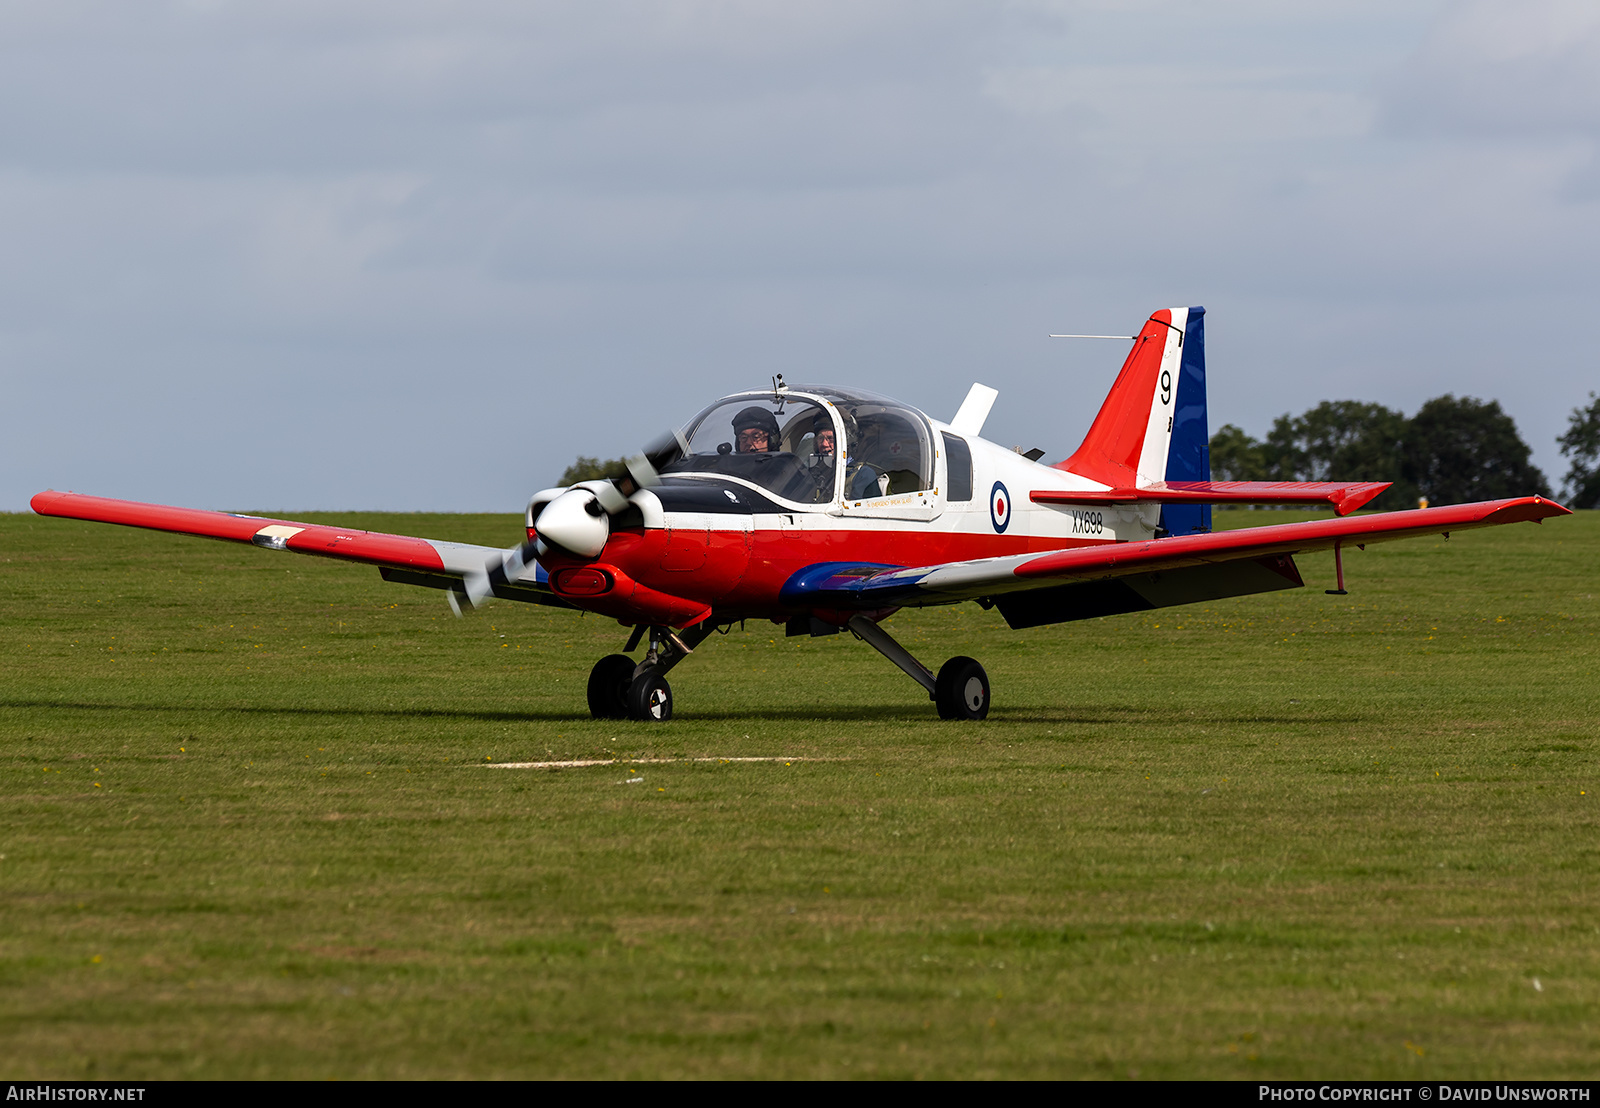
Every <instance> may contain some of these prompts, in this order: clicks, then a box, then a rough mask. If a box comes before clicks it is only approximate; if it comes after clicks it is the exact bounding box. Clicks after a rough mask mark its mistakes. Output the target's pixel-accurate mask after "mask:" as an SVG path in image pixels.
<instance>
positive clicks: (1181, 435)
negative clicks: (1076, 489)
mask: <svg viewBox="0 0 1600 1108" xmlns="http://www.w3.org/2000/svg"><path fill="white" fill-rule="evenodd" d="M1205 313H1206V310H1205V309H1204V308H1166V309H1163V310H1161V311H1159V312H1156V313H1155V314H1154V315H1152V316H1151V317H1150V319H1149V320H1148V321H1147V322H1146V323H1145V325H1144V328H1143V329H1142V330H1141V331H1140V332H1139V335H1138V337H1137V338H1135V339H1134V342H1133V349H1132V350H1131V351H1129V353H1128V359H1127V361H1125V362H1123V363H1122V372H1121V373H1119V374H1117V380H1116V383H1115V384H1113V385H1112V386H1111V392H1110V394H1109V395H1107V396H1106V401H1105V403H1104V404H1103V405H1101V407H1100V412H1099V414H1098V415H1096V416H1095V417H1094V423H1093V424H1092V425H1091V426H1090V428H1089V434H1088V435H1087V436H1085V437H1084V440H1083V445H1082V446H1080V447H1078V450H1077V452H1076V453H1075V454H1073V455H1072V457H1070V458H1068V459H1067V460H1066V461H1064V462H1060V463H1058V464H1057V467H1056V468H1058V469H1064V470H1068V471H1070V472H1072V473H1077V474H1081V475H1082V476H1084V477H1088V478H1089V479H1091V480H1094V481H1099V482H1101V483H1102V484H1106V485H1109V486H1111V487H1112V488H1141V487H1149V486H1151V485H1156V484H1159V483H1161V482H1163V481H1169V480H1170V481H1209V480H1210V479H1211V457H1210V450H1209V445H1210V437H1209V431H1208V428H1207V420H1206V355H1205ZM1161 525H1162V527H1163V528H1164V529H1165V530H1167V531H1168V532H1169V533H1171V534H1175V535H1177V534H1192V533H1193V532H1196V531H1209V530H1210V529H1211V507H1210V505H1206V504H1181V505H1179V504H1170V505H1164V506H1163V507H1162V521H1161Z"/></svg>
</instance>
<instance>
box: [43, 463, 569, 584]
mask: <svg viewBox="0 0 1600 1108" xmlns="http://www.w3.org/2000/svg"><path fill="white" fill-rule="evenodd" d="M30 506H31V507H32V508H33V510H34V511H35V512H37V513H39V514H40V515H42V516H61V517H63V518H66V519H85V520H91V521H93V522H95V523H120V524H123V525H124V526H127V527H144V528H148V529H150V530H152V531H171V532H173V533H175V534H179V535H195V536H198V537H200V538H206V539H222V540H225V541H229V542H242V543H250V544H251V545H253V546H259V547H262V548H264V549H267V550H287V551H291V552H292V553H295V554H314V555H316V556H318V557H321V558H339V559H341V560H343V561H347V562H365V563H366V564H367V565H374V566H377V567H378V571H379V572H380V573H381V574H382V575H383V578H384V580H386V581H395V582H399V583H401V584H407V585H422V586H425V587H427V588H435V589H447V590H449V591H450V593H451V595H452V598H453V599H454V598H457V597H464V596H465V595H466V593H465V588H464V585H463V582H464V581H465V580H466V579H467V578H468V577H478V578H480V579H481V578H482V577H483V575H484V574H485V573H486V572H487V573H488V575H489V583H490V587H491V589H492V591H493V594H494V595H495V596H498V597H501V598H503V599H506V600H521V601H525V602H528V603H533V604H551V605H555V606H556V607H561V608H569V607H571V605H570V604H568V603H567V602H566V601H564V600H562V599H561V598H560V597H558V596H556V594H555V593H554V592H552V591H551V589H550V580H549V576H548V575H547V574H546V573H545V571H544V569H543V568H542V567H541V566H539V565H538V563H537V562H532V561H531V560H530V562H529V564H528V565H527V566H526V567H525V568H522V569H521V571H520V573H518V574H517V575H516V576H515V577H514V578H510V579H508V577H507V574H506V572H505V571H504V569H503V565H504V559H505V556H506V551H504V550H499V549H497V548H495V547H492V546H473V545H471V544H468V543H459V542H444V541H441V540H439V539H416V538H411V537H409V536H406V535H386V534H382V533H380V532H377V531H358V530H355V529H353V528H348V527H329V526H326V525H324V524H320V523H295V522H293V521H291V520H286V519H265V518H263V517H260V516H246V515H237V514H235V513H232V512H209V511H203V510H201V509H197V508H172V507H168V506H166V505H164V504H141V503H139V502H138V501H134V500H110V499H107V498H105V497H100V496H80V495H78V494H77V493H70V492H42V493H40V494H39V495H38V496H35V497H34V498H33V500H32V501H30ZM496 570H499V572H495V571H496Z"/></svg>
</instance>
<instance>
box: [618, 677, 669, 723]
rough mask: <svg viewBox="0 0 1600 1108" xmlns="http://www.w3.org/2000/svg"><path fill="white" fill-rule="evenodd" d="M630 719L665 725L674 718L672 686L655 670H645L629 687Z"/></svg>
mask: <svg viewBox="0 0 1600 1108" xmlns="http://www.w3.org/2000/svg"><path fill="white" fill-rule="evenodd" d="M628 718H629V719H641V720H645V721H646V722H650V721H654V722H656V723H665V722H666V721H667V720H669V719H671V718H672V686H671V685H669V684H667V679H666V678H665V677H663V676H661V675H660V674H659V673H656V672H654V671H653V670H645V671H644V672H643V673H641V674H639V676H637V677H635V678H634V679H633V684H631V685H629V686H628Z"/></svg>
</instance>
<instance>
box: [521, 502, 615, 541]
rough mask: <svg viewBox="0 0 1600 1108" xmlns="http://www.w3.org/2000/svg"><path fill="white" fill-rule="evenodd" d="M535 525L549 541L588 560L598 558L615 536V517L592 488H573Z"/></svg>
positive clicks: (546, 509)
mask: <svg viewBox="0 0 1600 1108" xmlns="http://www.w3.org/2000/svg"><path fill="white" fill-rule="evenodd" d="M533 526H534V529H535V530H536V531H538V533H539V538H541V539H543V540H544V541H545V542H547V543H551V544H553V545H555V546H559V547H561V548H562V549H563V550H569V551H571V552H572V553H574V554H581V555H583V556H584V557H585V558H593V557H596V556H598V555H599V553H600V551H602V550H604V549H605V545H606V539H607V538H609V537H610V536H611V518H610V517H609V516H607V515H606V513H605V510H604V509H603V508H601V507H600V504H599V501H598V500H596V499H595V495H594V493H592V492H590V491H589V490H588V489H572V490H570V491H568V492H564V493H562V494H561V495H560V496H558V497H556V498H555V499H554V500H552V501H550V503H549V504H546V505H545V508H544V511H542V512H540V513H539V518H538V519H537V520H535V521H534V524H533Z"/></svg>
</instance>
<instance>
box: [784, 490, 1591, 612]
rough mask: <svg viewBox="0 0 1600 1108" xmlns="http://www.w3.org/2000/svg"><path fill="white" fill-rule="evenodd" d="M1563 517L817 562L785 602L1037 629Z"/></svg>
mask: <svg viewBox="0 0 1600 1108" xmlns="http://www.w3.org/2000/svg"><path fill="white" fill-rule="evenodd" d="M1570 514H1571V513H1570V512H1569V511H1568V510H1567V509H1566V508H1563V507H1562V506H1561V505H1559V504H1557V503H1555V502H1554V501H1551V500H1546V499H1545V498H1543V497H1539V496H1528V497H1520V498H1517V499H1513V500H1490V501H1483V502H1481V503H1476V504H1453V505H1449V506H1447V507H1442V508H1426V509H1418V510H1413V511H1405V512H1386V513H1384V514H1382V515H1375V516H1346V517H1343V518H1339V519H1319V520H1311V521H1308V522H1305V523H1285V524H1278V525H1275V526H1269V527H1251V528H1246V529H1244V530H1239V531H1216V532H1212V533H1210V534H1205V535H1193V536H1185V537H1181V538H1166V539H1151V540H1148V541H1145V542H1126V543H1107V544H1103V545H1096V546H1081V547H1076V548H1073V549H1071V550H1057V551H1052V552H1050V553H1045V554H1016V555H1011V556H1009V557H1003V558H980V559H976V560H973V561H968V562H948V563H945V564H943V565H936V566H921V567H915V568H907V569H895V568H889V567H883V566H875V565H865V564H858V563H846V562H835V563H824V564H821V565H816V566H810V567H808V568H807V569H804V570H801V571H800V572H799V573H797V574H795V575H794V576H793V577H791V578H790V579H789V581H788V583H786V584H785V585H784V588H783V592H782V596H783V600H784V601H785V603H788V604H791V605H795V606H809V607H813V608H829V609H836V610H859V611H870V610H873V609H881V608H891V607H925V606H929V605H934V604H950V603H954V602H956V601H961V600H992V601H994V603H995V604H996V605H997V606H998V607H999V608H1000V611H1001V614H1002V615H1004V616H1005V617H1006V621H1007V622H1008V623H1010V624H1011V625H1012V626H1013V627H1034V626H1038V625H1040V624H1045V623H1063V622H1067V621H1069V620H1073V619H1088V618H1092V617H1095V616H1102V615H1110V614H1114V613H1117V612H1128V611H1139V610H1144V609H1149V608H1161V607H1167V606H1170V605H1173V604H1189V603H1193V602H1195V601H1199V600H1215V599H1220V598H1221V597H1225V596H1242V595H1245V594H1247V593H1255V592H1267V591H1272V590H1275V589H1286V588H1297V587H1299V586H1301V585H1303V584H1304V581H1303V580H1302V579H1301V577H1300V573H1299V570H1298V569H1297V568H1296V567H1295V564H1294V560H1293V555H1295V554H1299V553H1305V552H1308V551H1314V550H1327V549H1330V548H1331V547H1333V546H1335V545H1356V544H1360V545H1365V544H1366V543H1370V542H1387V541H1390V540H1393V539H1404V538H1412V537H1416V536H1421V535H1436V534H1448V533H1450V532H1452V531H1465V530H1469V529H1471V528H1475V527H1493V526H1497V525H1499V524H1503V523H1520V522H1524V521H1529V520H1532V521H1535V522H1537V521H1539V520H1543V519H1548V518H1550V517H1552V516H1563V515H1570Z"/></svg>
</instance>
